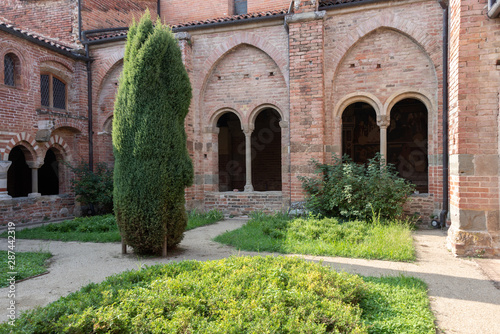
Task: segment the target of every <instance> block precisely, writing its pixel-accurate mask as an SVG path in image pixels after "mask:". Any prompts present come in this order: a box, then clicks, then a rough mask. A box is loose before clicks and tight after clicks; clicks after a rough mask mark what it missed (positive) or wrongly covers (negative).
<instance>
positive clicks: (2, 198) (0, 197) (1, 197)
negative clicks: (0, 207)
mask: <svg viewBox="0 0 500 334" xmlns="http://www.w3.org/2000/svg"><path fill="white" fill-rule="evenodd" d="M9 199H12V196H10V195H9V194H8V193H7V192H6V191H5V192H0V201H6V200H9Z"/></svg>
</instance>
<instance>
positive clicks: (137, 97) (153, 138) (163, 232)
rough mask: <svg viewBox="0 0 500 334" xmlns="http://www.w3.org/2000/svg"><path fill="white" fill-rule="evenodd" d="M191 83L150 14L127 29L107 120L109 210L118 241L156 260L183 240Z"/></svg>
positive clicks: (171, 41)
mask: <svg viewBox="0 0 500 334" xmlns="http://www.w3.org/2000/svg"><path fill="white" fill-rule="evenodd" d="M191 96H192V94H191V85H190V82H189V77H188V74H187V72H186V69H185V68H184V65H183V63H182V56H181V51H180V49H179V46H178V44H177V41H176V40H175V38H174V36H173V34H172V32H171V31H170V29H169V28H168V27H166V26H163V25H162V24H161V22H160V21H157V22H156V25H153V22H152V21H151V17H150V15H149V12H147V13H146V14H145V15H144V16H143V17H142V18H141V20H140V22H139V24H136V23H135V22H134V23H133V24H132V26H131V27H130V29H129V32H128V39H127V45H126V49H125V58H124V65H123V73H122V75H121V78H120V86H119V88H118V93H117V99H116V101H115V110H114V121H113V151H114V155H115V171H114V210H115V215H116V220H117V223H118V226H119V228H120V232H121V235H122V238H123V240H124V242H125V243H126V244H127V245H129V246H131V247H132V248H133V249H134V251H135V252H136V253H139V254H161V253H162V250H163V245H164V242H165V240H167V246H168V248H171V247H173V246H175V245H177V244H178V243H179V242H180V241H181V240H182V238H183V234H184V231H185V228H186V224H187V215H186V211H185V208H184V190H185V188H186V187H187V186H190V185H191V184H192V180H193V165H192V162H191V159H190V157H189V154H188V151H187V147H186V132H185V129H184V119H185V117H186V115H187V113H188V109H189V104H190V101H191Z"/></svg>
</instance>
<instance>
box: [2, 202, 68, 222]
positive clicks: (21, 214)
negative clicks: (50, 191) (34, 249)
mask: <svg viewBox="0 0 500 334" xmlns="http://www.w3.org/2000/svg"><path fill="white" fill-rule="evenodd" d="M74 210H75V199H74V197H70V196H57V195H52V196H41V197H37V198H28V197H20V198H14V199H11V200H8V201H0V213H1V214H0V225H6V224H7V223H8V222H14V223H16V224H17V226H22V224H29V223H37V222H42V221H50V220H56V219H63V218H68V219H70V218H72V217H74V214H75V212H74Z"/></svg>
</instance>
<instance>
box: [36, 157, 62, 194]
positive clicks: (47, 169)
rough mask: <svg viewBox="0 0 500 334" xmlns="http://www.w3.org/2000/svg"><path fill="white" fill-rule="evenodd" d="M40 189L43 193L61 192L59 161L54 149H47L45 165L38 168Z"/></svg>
mask: <svg viewBox="0 0 500 334" xmlns="http://www.w3.org/2000/svg"><path fill="white" fill-rule="evenodd" d="M38 191H39V192H40V193H41V194H42V195H57V194H59V162H57V158H56V154H55V153H54V151H53V150H52V149H49V150H48V151H47V153H46V154H45V160H44V161H43V166H42V167H41V168H40V169H39V170H38Z"/></svg>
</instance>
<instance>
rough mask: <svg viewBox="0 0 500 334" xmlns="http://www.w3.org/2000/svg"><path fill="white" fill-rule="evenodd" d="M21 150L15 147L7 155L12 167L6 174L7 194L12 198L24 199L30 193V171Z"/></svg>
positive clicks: (19, 147)
mask: <svg viewBox="0 0 500 334" xmlns="http://www.w3.org/2000/svg"><path fill="white" fill-rule="evenodd" d="M23 149H24V148H21V146H16V147H14V148H13V149H12V151H10V154H9V161H12V165H10V168H9V171H8V172H7V192H8V194H9V195H10V196H12V197H26V196H28V194H29V193H31V169H30V168H29V166H28V164H27V163H26V156H25V152H24V150H25V149H24V150H23Z"/></svg>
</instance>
